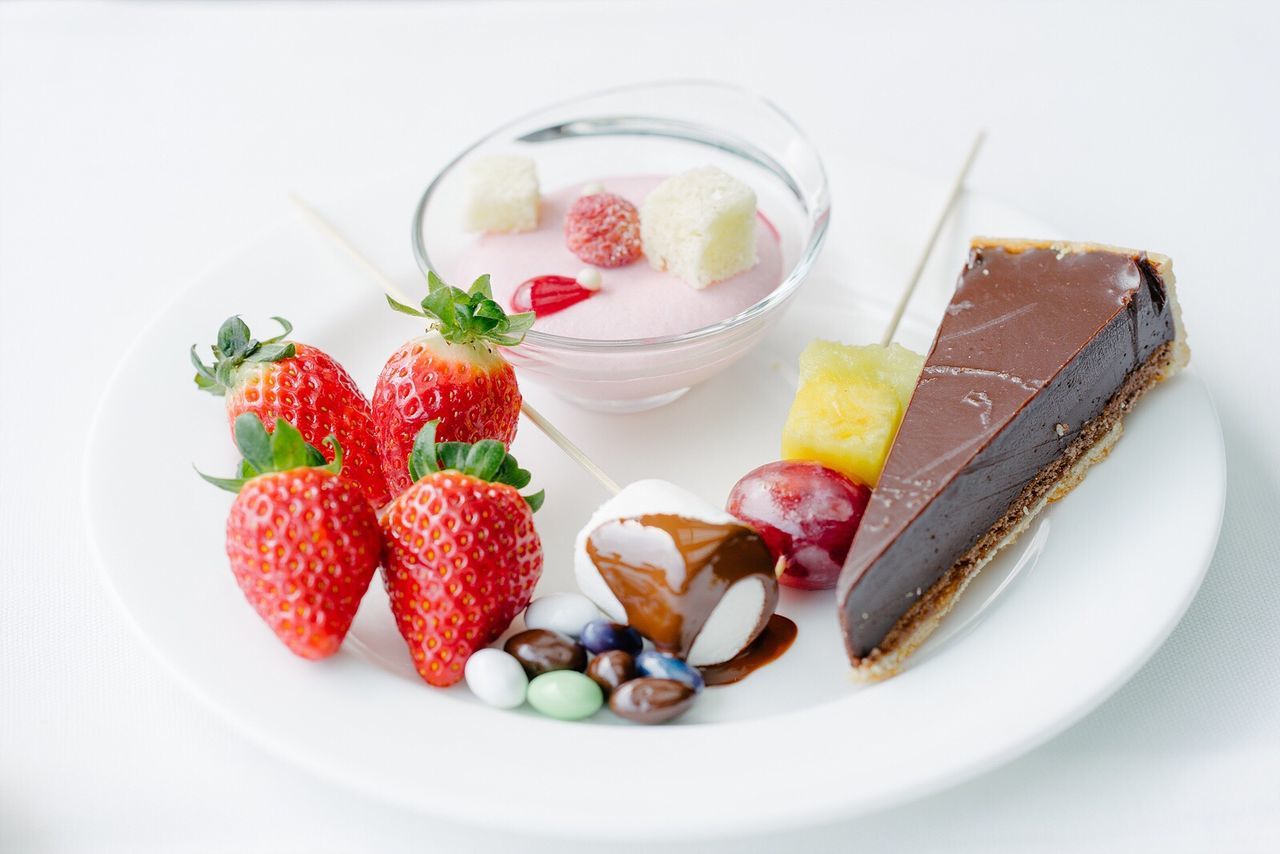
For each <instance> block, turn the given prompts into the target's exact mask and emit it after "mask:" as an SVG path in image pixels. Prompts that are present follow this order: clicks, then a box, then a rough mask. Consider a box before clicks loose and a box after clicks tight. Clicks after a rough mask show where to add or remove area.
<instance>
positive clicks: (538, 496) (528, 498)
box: [520, 489, 547, 513]
mask: <svg viewBox="0 0 1280 854" xmlns="http://www.w3.org/2000/svg"><path fill="white" fill-rule="evenodd" d="M520 497H521V498H523V499H524V502H525V504H528V505H529V512H530V513H537V512H538V511H539V510H541V509H542V503H543V502H544V501H546V500H547V491H546V490H545V489H539V490H538V491H537V492H535V493H533V495H521V496H520Z"/></svg>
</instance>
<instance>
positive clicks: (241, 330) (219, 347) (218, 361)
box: [191, 316, 297, 395]
mask: <svg viewBox="0 0 1280 854" xmlns="http://www.w3.org/2000/svg"><path fill="white" fill-rule="evenodd" d="M271 319H272V320H274V321H276V322H277V323H279V324H280V327H281V329H282V330H283V331H282V332H281V333H280V334H279V335H276V336H274V337H272V338H268V339H267V340H266V341H258V340H257V339H255V338H253V337H251V335H250V334H249V327H248V326H247V325H246V324H245V322H244V321H243V320H241V319H240V318H239V317H238V316H232V317H228V318H227V319H226V320H224V321H223V322H222V326H220V327H219V328H218V337H217V341H216V342H215V343H214V345H213V346H212V347H211V348H210V349H211V350H212V351H213V364H212V365H206V364H205V363H204V362H203V361H201V359H200V356H199V355H198V354H197V353H196V347H195V345H192V347H191V364H192V365H193V366H195V369H196V375H195V383H196V388H198V389H200V390H201V391H207V392H209V393H210V394H215V395H224V394H226V392H227V389H228V388H231V387H232V386H234V385H235V382H236V370H237V369H238V368H239V367H240V366H241V365H243V364H244V363H245V362H279V361H282V360H284V359H292V358H293V357H294V356H296V355H297V347H296V346H295V345H294V344H293V343H292V342H287V341H285V340H284V338H285V337H286V336H287V335H288V334H289V333H290V332H292V331H293V324H291V323H290V322H289V321H287V320H285V319H284V318H283V317H273V318H271Z"/></svg>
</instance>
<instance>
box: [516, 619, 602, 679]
mask: <svg viewBox="0 0 1280 854" xmlns="http://www.w3.org/2000/svg"><path fill="white" fill-rule="evenodd" d="M502 648H503V649H505V650H506V651H507V652H508V653H510V654H511V655H513V656H515V659H516V661H519V662H520V666H521V667H523V668H524V672H525V673H527V674H528V675H529V678H530V679H532V678H534V677H535V676H541V675H542V674H543V673H550V672H551V671H553V670H576V671H578V672H579V673H581V672H582V671H583V670H585V669H586V668H587V651H586V650H585V649H583V648H582V645H581V644H577V643H574V642H573V640H572V639H571V638H568V637H565V636H564V635H562V634H560V633H558V632H553V631H549V630H547V629H529V630H528V631H524V632H520V634H518V635H512V636H511V637H510V638H508V639H507V642H506V643H505V644H503V646H502Z"/></svg>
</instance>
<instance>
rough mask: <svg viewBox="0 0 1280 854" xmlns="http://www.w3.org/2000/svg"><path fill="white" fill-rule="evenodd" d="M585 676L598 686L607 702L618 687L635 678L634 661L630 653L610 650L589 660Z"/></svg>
mask: <svg viewBox="0 0 1280 854" xmlns="http://www.w3.org/2000/svg"><path fill="white" fill-rule="evenodd" d="M587 675H588V676H590V677H591V680H592V681H593V682H595V683H596V684H597V685H599V686H600V690H601V691H603V692H604V696H605V699H606V700H607V699H608V698H609V695H610V694H612V693H613V692H614V691H616V690H618V686H619V685H621V684H622V683H624V682H630V681H631V680H632V679H635V678H636V675H637V674H636V660H635V659H634V658H632V657H631V655H630V653H626V652H623V651H622V650H620V649H611V650H609V651H608V652H602V653H600V654H599V655H597V656H596V657H595V658H593V659H591V663H590V664H589V665H587Z"/></svg>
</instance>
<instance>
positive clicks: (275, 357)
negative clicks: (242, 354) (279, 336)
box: [245, 341, 298, 362]
mask: <svg viewBox="0 0 1280 854" xmlns="http://www.w3.org/2000/svg"><path fill="white" fill-rule="evenodd" d="M297 354H298V350H297V348H296V347H294V345H293V342H292V341H289V342H280V341H276V342H273V343H271V344H263V345H262V346H261V347H259V348H258V349H256V350H254V351H253V352H252V353H251V354H249V356H247V357H246V358H245V361H246V362H278V361H280V360H281V359H289V358H292V357H293V356H296V355H297Z"/></svg>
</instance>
